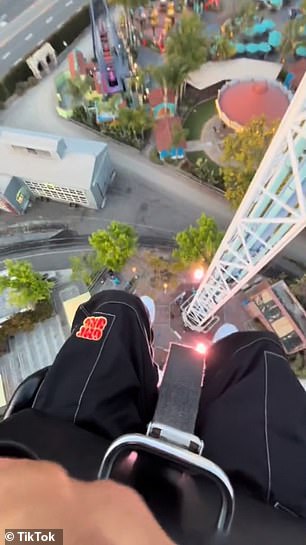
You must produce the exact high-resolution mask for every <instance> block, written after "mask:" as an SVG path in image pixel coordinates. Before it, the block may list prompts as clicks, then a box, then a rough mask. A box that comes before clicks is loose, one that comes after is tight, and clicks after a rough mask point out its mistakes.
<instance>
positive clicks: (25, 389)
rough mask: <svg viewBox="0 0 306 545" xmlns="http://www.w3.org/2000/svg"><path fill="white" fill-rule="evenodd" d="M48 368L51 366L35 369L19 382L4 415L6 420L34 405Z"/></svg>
mask: <svg viewBox="0 0 306 545" xmlns="http://www.w3.org/2000/svg"><path fill="white" fill-rule="evenodd" d="M48 369H49V367H43V369H39V370H38V371H35V373H33V374H32V375H30V376H29V377H27V378H26V379H25V380H23V381H22V382H21V383H20V384H19V386H18V388H17V389H16V390H15V392H14V394H13V396H12V398H11V399H10V401H9V404H8V406H7V409H6V411H5V413H4V416H3V419H4V420H5V419H7V418H9V417H10V416H11V415H12V414H15V413H17V412H19V411H21V410H23V409H26V408H28V407H31V406H32V404H33V401H34V399H35V396H36V393H37V391H38V388H39V387H40V385H41V383H42V381H43V380H44V378H45V376H46V374H47V372H48Z"/></svg>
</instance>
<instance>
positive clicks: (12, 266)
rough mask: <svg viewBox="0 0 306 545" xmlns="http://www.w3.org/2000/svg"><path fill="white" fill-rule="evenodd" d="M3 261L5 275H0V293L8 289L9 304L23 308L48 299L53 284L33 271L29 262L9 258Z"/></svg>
mask: <svg viewBox="0 0 306 545" xmlns="http://www.w3.org/2000/svg"><path fill="white" fill-rule="evenodd" d="M4 263H5V269H6V275H3V276H1V277H0V293H2V292H3V291H4V290H6V289H8V290H9V300H10V303H11V304H13V305H15V306H17V307H19V308H24V307H28V306H35V305H36V304H37V303H38V302H40V301H50V299H51V293H52V289H53V287H54V284H53V282H49V281H48V280H45V279H44V278H43V277H42V275H41V274H40V273H38V272H36V271H34V270H33V267H32V265H31V263H28V262H27V261H12V260H11V259H7V260H6V261H5V262H4Z"/></svg>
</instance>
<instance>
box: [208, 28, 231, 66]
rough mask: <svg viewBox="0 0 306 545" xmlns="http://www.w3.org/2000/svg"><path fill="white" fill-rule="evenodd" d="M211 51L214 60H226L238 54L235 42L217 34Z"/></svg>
mask: <svg viewBox="0 0 306 545" xmlns="http://www.w3.org/2000/svg"><path fill="white" fill-rule="evenodd" d="M210 51H211V54H212V58H213V60H218V61H225V60H227V59H231V58H232V57H234V56H235V54H236V48H235V46H234V45H233V43H232V42H231V41H230V40H229V39H228V38H227V37H226V36H222V35H218V34H216V36H214V38H213V40H212V42H211V45H210Z"/></svg>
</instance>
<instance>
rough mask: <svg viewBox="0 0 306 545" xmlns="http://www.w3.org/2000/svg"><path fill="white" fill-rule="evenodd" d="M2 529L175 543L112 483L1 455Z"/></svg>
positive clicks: (114, 541) (140, 543)
mask: <svg viewBox="0 0 306 545" xmlns="http://www.w3.org/2000/svg"><path fill="white" fill-rule="evenodd" d="M0 489H1V496H2V498H3V499H4V501H3V502H2V505H1V515H0V532H1V533H0V536H1V542H2V540H4V532H5V529H14V528H15V529H18V528H19V529H61V528H62V529H63V531H64V544H65V545H84V543H90V544H91V545H157V544H158V545H174V544H173V542H172V541H171V540H170V539H169V538H168V537H167V535H166V534H165V532H164V531H163V530H162V529H161V527H160V526H159V525H158V523H157V522H156V521H155V519H154V517H153V515H152V514H151V513H150V511H149V509H148V508H147V507H146V505H145V503H144V502H143V500H142V499H141V498H140V496H139V495H138V494H137V493H136V492H135V491H133V490H132V489H130V488H128V487H126V486H122V485H119V484H116V483H114V482H112V481H95V482H91V483H85V482H82V481H77V480H74V479H71V478H70V477H69V476H68V474H67V473H66V472H65V470H64V469H62V468H61V467H60V466H58V465H57V464H53V463H49V462H36V461H30V460H14V459H7V458H2V459H1V458H0Z"/></svg>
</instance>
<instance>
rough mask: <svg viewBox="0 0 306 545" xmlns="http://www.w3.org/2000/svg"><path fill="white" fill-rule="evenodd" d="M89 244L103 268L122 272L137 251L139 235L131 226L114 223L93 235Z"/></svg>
mask: <svg viewBox="0 0 306 545" xmlns="http://www.w3.org/2000/svg"><path fill="white" fill-rule="evenodd" d="M89 244H90V245H91V247H92V248H93V249H94V250H95V252H96V256H97V260H98V261H99V263H100V264H101V266H105V267H107V268H108V269H111V270H113V271H116V272H120V271H121V269H122V268H123V267H124V265H125V263H126V262H127V260H128V259H129V258H130V257H132V255H134V253H135V251H136V247H137V234H136V231H135V229H134V228H133V227H131V226H130V225H126V224H124V223H120V222H118V221H112V222H111V223H110V224H109V226H108V227H107V229H106V230H99V231H96V232H95V233H92V235H91V236H90V237H89Z"/></svg>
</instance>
